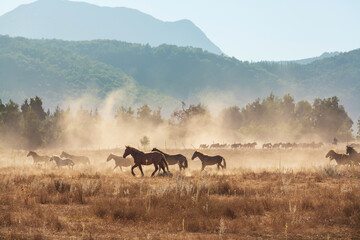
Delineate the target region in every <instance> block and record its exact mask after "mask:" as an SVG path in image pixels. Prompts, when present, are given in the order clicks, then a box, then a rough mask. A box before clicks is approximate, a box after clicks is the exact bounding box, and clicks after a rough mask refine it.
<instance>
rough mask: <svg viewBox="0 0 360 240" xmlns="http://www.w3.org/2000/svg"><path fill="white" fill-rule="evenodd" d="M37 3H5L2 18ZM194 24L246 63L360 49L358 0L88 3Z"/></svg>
mask: <svg viewBox="0 0 360 240" xmlns="http://www.w3.org/2000/svg"><path fill="white" fill-rule="evenodd" d="M30 2H34V0H1V3H0V15H2V14H4V13H6V12H8V11H11V10H12V9H14V8H15V7H17V6H18V5H20V4H24V3H30ZM83 2H88V3H92V4H96V5H100V6H111V7H116V6H121V7H129V8H135V9H138V10H140V11H142V12H145V13H148V14H150V15H152V16H154V17H156V18H158V19H161V20H165V21H175V20H179V19H189V20H191V21H193V22H194V23H195V24H196V25H197V26H198V27H200V28H201V29H202V30H203V31H204V32H205V34H206V35H207V36H208V37H209V39H210V40H211V41H213V42H214V43H215V44H216V45H218V46H219V47H220V48H221V49H222V50H223V52H225V53H226V54H227V55H229V56H234V57H236V58H238V59H240V60H249V61H259V60H294V59H302V58H307V57H313V56H318V55H320V54H322V53H323V52H326V51H328V52H331V51H349V50H352V49H356V48H360V24H359V23H360V1H358V0H336V1H335V0H301V1H299V0H286V1H285V0H247V1H243V0H181V1H179V0H151V1H149V0H84V1H83Z"/></svg>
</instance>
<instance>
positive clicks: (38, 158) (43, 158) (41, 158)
mask: <svg viewBox="0 0 360 240" xmlns="http://www.w3.org/2000/svg"><path fill="white" fill-rule="evenodd" d="M30 156H31V157H32V158H33V160H34V164H37V163H41V162H43V163H45V164H46V163H47V162H48V161H49V160H50V157H49V156H40V155H39V154H37V153H36V152H33V151H30V152H29V153H28V154H27V157H30Z"/></svg>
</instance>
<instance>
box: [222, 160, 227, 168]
mask: <svg viewBox="0 0 360 240" xmlns="http://www.w3.org/2000/svg"><path fill="white" fill-rule="evenodd" d="M222 160H223V161H224V168H226V161H225V158H222Z"/></svg>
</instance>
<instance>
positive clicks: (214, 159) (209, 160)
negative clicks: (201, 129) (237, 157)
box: [191, 151, 226, 171]
mask: <svg viewBox="0 0 360 240" xmlns="http://www.w3.org/2000/svg"><path fill="white" fill-rule="evenodd" d="M196 157H198V158H199V159H200V161H201V163H202V168H201V171H203V170H204V168H205V167H206V166H208V165H215V164H217V168H218V169H220V167H221V168H223V169H224V168H226V161H225V158H223V157H222V156H220V155H216V156H209V155H206V154H204V153H201V152H199V151H195V152H194V154H193V156H192V157H191V160H194V159H195V158H196ZM222 161H224V165H222V164H221V162H222Z"/></svg>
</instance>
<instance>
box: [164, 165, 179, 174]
mask: <svg viewBox="0 0 360 240" xmlns="http://www.w3.org/2000/svg"><path fill="white" fill-rule="evenodd" d="M159 166H160V168H161V169H162V170H163V172H164V173H166V174H167V172H166V170H165V165H164V164H161V165H159ZM180 171H181V169H180ZM159 172H160V169H159Z"/></svg>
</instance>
